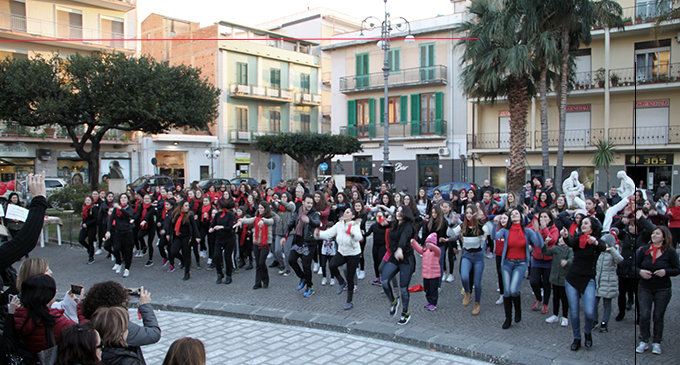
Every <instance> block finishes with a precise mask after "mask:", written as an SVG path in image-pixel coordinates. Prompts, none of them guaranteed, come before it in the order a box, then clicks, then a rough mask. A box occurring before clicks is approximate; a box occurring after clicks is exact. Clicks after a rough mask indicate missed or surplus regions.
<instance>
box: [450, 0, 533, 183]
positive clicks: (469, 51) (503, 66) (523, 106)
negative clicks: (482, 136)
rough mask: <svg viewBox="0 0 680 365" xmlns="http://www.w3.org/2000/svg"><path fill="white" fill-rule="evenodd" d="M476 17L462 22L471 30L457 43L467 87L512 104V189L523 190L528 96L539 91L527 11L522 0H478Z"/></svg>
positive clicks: (476, 94) (473, 92) (467, 90)
mask: <svg viewBox="0 0 680 365" xmlns="http://www.w3.org/2000/svg"><path fill="white" fill-rule="evenodd" d="M469 11H470V13H471V14H474V15H476V17H475V19H473V20H471V21H466V22H463V23H461V25H460V26H459V27H457V29H456V31H457V32H465V33H467V37H468V38H466V39H463V40H461V41H460V42H459V43H458V44H457V46H464V48H465V50H464V52H463V57H462V65H463V71H462V72H461V82H462V84H463V90H464V91H465V93H466V94H468V95H469V96H470V97H471V98H476V99H478V100H481V99H484V100H488V101H492V102H493V101H495V100H496V99H497V98H499V97H503V96H507V98H508V104H509V106H510V166H509V167H508V190H509V191H512V192H515V193H519V192H520V191H521V189H522V185H524V175H525V149H526V139H527V133H526V124H527V112H528V101H529V97H530V96H531V95H534V94H535V87H534V85H533V83H532V77H531V74H532V72H533V71H534V69H535V67H534V65H533V63H532V57H531V48H530V46H529V44H528V42H527V39H525V38H524V37H525V35H526V33H524V32H521V31H520V27H519V25H520V24H522V19H523V14H522V12H521V11H520V9H519V8H518V6H517V1H506V2H502V1H497V0H479V1H473V2H472V4H471V5H470V8H469Z"/></svg>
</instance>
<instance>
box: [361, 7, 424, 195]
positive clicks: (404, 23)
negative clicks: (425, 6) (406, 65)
mask: <svg viewBox="0 0 680 365" xmlns="http://www.w3.org/2000/svg"><path fill="white" fill-rule="evenodd" d="M383 1H384V2H385V20H380V19H378V18H376V17H374V16H369V17H367V18H366V19H364V20H363V21H362V22H361V32H360V35H361V36H363V35H364V30H373V29H377V28H378V27H380V41H378V47H380V48H382V49H383V51H384V52H385V55H384V59H383V68H382V71H383V77H384V79H385V102H384V110H383V131H384V136H383V138H384V140H383V163H382V168H383V181H384V182H386V183H390V184H394V182H395V177H396V176H395V175H396V174H395V172H394V165H392V164H390V145H389V143H390V141H389V138H390V132H389V126H390V121H389V107H390V106H389V104H390V102H389V96H388V93H389V83H388V78H389V76H390V63H389V54H388V51H389V50H390V32H391V31H392V29H396V30H398V31H405V30H407V29H408V35H407V36H406V38H405V39H404V42H406V43H413V42H415V38H414V37H413V35H411V24H410V23H409V22H408V20H406V19H404V18H402V17H397V18H394V22H393V21H392V19H391V17H390V13H388V12H387V0H383Z"/></svg>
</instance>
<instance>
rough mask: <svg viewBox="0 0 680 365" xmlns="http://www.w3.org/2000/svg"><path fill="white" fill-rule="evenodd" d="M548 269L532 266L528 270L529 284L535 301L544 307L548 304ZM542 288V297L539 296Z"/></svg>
mask: <svg viewBox="0 0 680 365" xmlns="http://www.w3.org/2000/svg"><path fill="white" fill-rule="evenodd" d="M549 279H550V269H549V268H541V267H536V266H532V267H531V268H530V269H529V283H530V284H531V289H532V290H533V291H534V296H536V300H538V301H543V304H544V305H548V303H549V302H550V281H549ZM541 288H543V295H541Z"/></svg>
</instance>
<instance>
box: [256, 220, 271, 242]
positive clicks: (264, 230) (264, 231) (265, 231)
mask: <svg viewBox="0 0 680 365" xmlns="http://www.w3.org/2000/svg"><path fill="white" fill-rule="evenodd" d="M261 220H262V216H259V215H258V216H257V217H255V224H254V225H253V227H255V239H254V241H258V239H259V241H260V246H266V245H267V244H269V242H268V241H269V226H267V225H266V224H264V222H263V223H262V227H260V225H259V223H260V221H261ZM260 237H261V238H260ZM263 241H264V242H263Z"/></svg>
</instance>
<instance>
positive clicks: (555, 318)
mask: <svg viewBox="0 0 680 365" xmlns="http://www.w3.org/2000/svg"><path fill="white" fill-rule="evenodd" d="M559 321H560V317H558V316H556V315H554V314H553V315H552V316H550V317H548V318H546V319H545V323H557V322H559Z"/></svg>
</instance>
